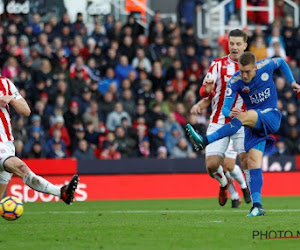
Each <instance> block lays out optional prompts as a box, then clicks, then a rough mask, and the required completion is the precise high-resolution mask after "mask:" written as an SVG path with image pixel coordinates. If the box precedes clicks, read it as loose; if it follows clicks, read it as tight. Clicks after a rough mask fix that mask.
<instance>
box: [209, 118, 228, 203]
mask: <svg viewBox="0 0 300 250" xmlns="http://www.w3.org/2000/svg"><path fill="white" fill-rule="evenodd" d="M220 126H222V125H219V124H213V123H212V124H210V125H209V126H208V129H207V134H210V133H213V132H214V131H216V130H217V129H218V128H219V127H220ZM228 144H229V138H223V139H222V140H219V141H216V142H214V143H212V144H210V145H208V146H207V148H206V150H205V155H206V158H205V161H206V168H207V172H208V174H209V175H210V176H211V177H212V178H214V179H216V180H217V181H218V182H219V183H220V191H219V204H220V205H221V206H224V205H225V204H226V202H227V189H228V187H229V184H230V180H228V179H227V178H226V176H225V174H224V171H223V167H222V166H221V165H222V163H223V159H224V156H225V152H226V149H227V147H228Z"/></svg>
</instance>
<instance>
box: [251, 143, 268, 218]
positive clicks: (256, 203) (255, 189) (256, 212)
mask: <svg viewBox="0 0 300 250" xmlns="http://www.w3.org/2000/svg"><path fill="white" fill-rule="evenodd" d="M265 144H266V142H265V141H263V142H260V143H259V144H257V145H256V146H255V147H253V148H252V149H250V150H249V152H248V153H247V166H248V168H249V172H250V189H251V195H252V201H253V207H252V209H251V212H250V214H248V215H247V216H249V217H251V216H261V215H265V210H264V209H263V206H262V200H261V188H262V185H263V176H262V169H261V164H262V158H263V151H264V148H265Z"/></svg>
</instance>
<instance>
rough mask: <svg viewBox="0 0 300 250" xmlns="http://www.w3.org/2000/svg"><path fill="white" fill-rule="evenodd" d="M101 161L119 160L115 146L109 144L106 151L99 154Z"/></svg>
mask: <svg viewBox="0 0 300 250" xmlns="http://www.w3.org/2000/svg"><path fill="white" fill-rule="evenodd" d="M100 159H101V160H119V159H121V154H120V153H119V152H118V151H117V145H116V144H115V143H114V142H109V143H108V146H107V149H104V150H103V151H102V152H101V154H100Z"/></svg>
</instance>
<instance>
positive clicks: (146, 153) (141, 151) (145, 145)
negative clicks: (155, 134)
mask: <svg viewBox="0 0 300 250" xmlns="http://www.w3.org/2000/svg"><path fill="white" fill-rule="evenodd" d="M136 156H137V157H138V158H144V159H147V158H151V156H152V155H151V150H150V141H149V137H147V136H145V137H144V138H143V139H142V140H141V141H140V143H139V145H138V149H137V154H136Z"/></svg>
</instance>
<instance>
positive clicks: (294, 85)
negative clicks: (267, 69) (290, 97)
mask: <svg viewBox="0 0 300 250" xmlns="http://www.w3.org/2000/svg"><path fill="white" fill-rule="evenodd" d="M274 60H275V61H276V63H277V67H278V68H279V70H280V71H281V73H282V74H283V75H284V76H285V77H286V79H287V80H288V82H289V83H290V84H291V85H292V88H293V90H294V91H296V92H299V89H300V88H299V87H300V86H299V84H297V83H296V81H295V79H294V77H293V74H292V71H291V69H290V67H289V65H288V64H287V63H286V62H285V61H284V60H283V59H282V58H280V57H276V58H274Z"/></svg>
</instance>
